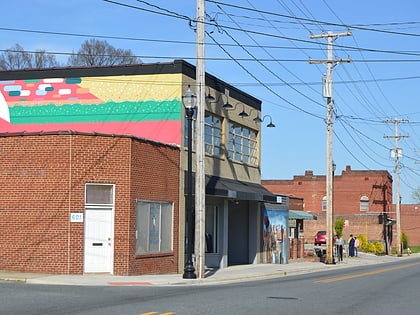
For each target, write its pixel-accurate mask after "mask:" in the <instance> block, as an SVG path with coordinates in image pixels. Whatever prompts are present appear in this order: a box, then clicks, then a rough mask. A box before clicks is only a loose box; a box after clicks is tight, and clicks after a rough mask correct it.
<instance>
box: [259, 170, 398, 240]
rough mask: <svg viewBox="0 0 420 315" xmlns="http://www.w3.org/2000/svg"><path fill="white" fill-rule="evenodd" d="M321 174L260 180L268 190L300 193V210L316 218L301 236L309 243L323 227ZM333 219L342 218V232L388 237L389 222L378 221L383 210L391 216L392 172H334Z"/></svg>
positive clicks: (291, 194) (324, 184) (324, 199)
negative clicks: (343, 223) (301, 207)
mask: <svg viewBox="0 0 420 315" xmlns="http://www.w3.org/2000/svg"><path fill="white" fill-rule="evenodd" d="M325 180H326V178H325V175H315V174H314V173H313V171H306V172H305V175H303V176H299V175H296V176H294V177H293V179H291V180H262V184H263V185H264V187H266V188H267V189H268V190H270V191H271V192H273V193H276V194H280V193H281V194H285V195H290V196H296V197H302V198H303V200H304V210H305V211H307V212H311V213H313V214H314V215H316V216H317V218H318V219H317V220H316V221H306V223H305V240H306V242H307V243H312V242H313V238H314V236H315V234H316V233H317V231H319V230H325V227H326V217H325V214H326V209H327V207H326V183H325ZM333 187H334V193H333V222H334V221H335V220H336V219H338V218H344V219H345V220H346V223H347V224H348V225H347V227H346V228H345V236H348V235H350V234H354V235H358V234H364V235H367V237H368V239H369V240H385V238H388V239H389V240H388V241H391V239H392V232H391V231H392V230H391V228H392V226H385V225H384V224H383V223H380V220H379V219H378V218H379V215H381V214H383V213H386V214H388V216H389V217H393V218H395V213H393V210H392V176H391V175H390V174H389V172H388V171H382V170H369V171H364V170H352V169H351V167H350V166H346V169H345V170H343V171H342V172H341V174H340V175H337V174H334V181H333Z"/></svg>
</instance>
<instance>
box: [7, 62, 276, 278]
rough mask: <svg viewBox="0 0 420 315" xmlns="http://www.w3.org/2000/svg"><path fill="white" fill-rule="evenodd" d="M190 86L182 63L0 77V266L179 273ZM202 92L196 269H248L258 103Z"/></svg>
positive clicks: (256, 210) (219, 91)
mask: <svg viewBox="0 0 420 315" xmlns="http://www.w3.org/2000/svg"><path fill="white" fill-rule="evenodd" d="M188 86H191V88H192V89H193V91H194V87H195V86H196V85H195V67H194V66H192V65H190V64H189V63H186V62H184V61H174V62H170V63H157V64H140V65H129V66H113V67H88V68H55V69H42V70H40V69H34V70H18V71H3V72H0V91H1V93H0V147H1V150H0V155H1V158H2V161H5V164H4V166H3V168H2V175H1V177H0V180H1V182H2V185H3V187H8V188H7V190H5V193H2V194H1V196H0V209H1V210H0V232H1V233H2V235H7V239H3V240H2V241H0V247H1V254H0V255H1V259H0V269H7V270H15V271H35V272H50V273H70V274H71V273H78V274H80V273H90V272H93V273H95V272H108V273H111V274H115V275H126V274H146V273H168V272H178V273H181V272H182V271H183V267H184V252H185V242H184V240H185V215H186V213H185V194H186V187H185V173H186V170H187V153H188V152H187V148H186V145H185V141H184V140H185V137H186V131H185V129H186V128H185V126H186V123H185V117H184V116H185V115H184V109H183V105H182V95H183V93H184V92H185V91H186V90H187V88H188ZM206 91H207V93H206V94H207V95H208V96H212V97H208V98H206V99H207V101H206V104H205V122H204V124H205V126H204V127H205V139H204V144H205V161H204V163H205V177H206V209H205V232H206V236H207V238H206V245H207V246H206V249H207V250H206V254H205V261H206V265H207V266H209V267H221V268H223V267H226V266H229V265H235V264H248V263H259V262H262V261H263V259H262V257H263V254H262V251H263V240H262V220H263V213H262V208H263V206H262V205H263V204H264V203H267V202H274V203H275V202H276V196H275V195H273V194H272V193H270V192H269V191H268V190H267V189H265V188H264V187H263V186H261V184H260V163H261V155H260V140H261V124H262V120H261V118H260V117H261V101H259V100H258V99H256V98H254V97H252V96H250V95H248V94H247V93H245V92H243V91H241V90H239V89H237V88H235V87H233V86H231V85H229V84H226V83H225V82H223V81H221V80H220V79H217V78H215V77H213V76H211V75H209V74H206ZM228 105H229V106H228ZM194 153H195V152H194V148H193V158H194V159H195V154H194ZM193 168H194V169H193V171H194V172H195V163H194V167H193ZM104 231H105V232H104Z"/></svg>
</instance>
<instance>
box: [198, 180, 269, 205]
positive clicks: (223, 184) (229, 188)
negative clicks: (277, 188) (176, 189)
mask: <svg viewBox="0 0 420 315" xmlns="http://www.w3.org/2000/svg"><path fill="white" fill-rule="evenodd" d="M206 195H212V196H220V197H226V198H231V199H238V200H254V201H268V202H276V196H275V195H273V194H272V193H271V192H269V191H268V190H267V189H265V188H264V187H263V186H262V185H260V184H256V183H250V182H243V181H239V180H233V179H228V178H223V177H218V176H206Z"/></svg>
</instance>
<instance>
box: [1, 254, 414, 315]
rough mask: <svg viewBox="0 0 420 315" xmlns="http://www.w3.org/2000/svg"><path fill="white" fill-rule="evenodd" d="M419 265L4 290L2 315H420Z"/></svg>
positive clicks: (407, 263) (402, 263)
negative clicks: (226, 280) (202, 281)
mask: <svg viewBox="0 0 420 315" xmlns="http://www.w3.org/2000/svg"><path fill="white" fill-rule="evenodd" d="M419 274H420V258H415V259H410V260H404V261H398V262H395V263H386V264H380V265H369V266H363V267H354V268H347V269H340V270H338V269H337V270H334V269H331V270H328V271H324V272H316V273H309V274H308V273H305V274H301V275H296V276H287V277H280V278H275V279H269V280H261V281H253V282H242V283H234V284H225V285H208V286H206V285H204V286H188V285H187V286H185V285H179V286H133V287H112V286H106V287H105V286H104V287H92V286H57V285H34V284H24V283H14V282H0V314H8V315H10V314H19V315H20V314H25V315H32V314H45V315H47V314H89V315H93V314H97V315H99V314H101V315H105V314H118V315H120V314H122V315H124V314H127V315H137V314H148V315H151V314H217V315H220V314H294V315H297V314H311V315H312V314H323V315H324V314H370V315H372V314H381V315H384V314H399V315H401V314H418V313H419V311H418V307H419V305H420V302H419V293H418V292H419V291H418V290H419V280H420V277H419Z"/></svg>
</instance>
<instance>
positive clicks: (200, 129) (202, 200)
mask: <svg viewBox="0 0 420 315" xmlns="http://www.w3.org/2000/svg"><path fill="white" fill-rule="evenodd" d="M204 1H205V0H197V30H196V44H197V47H196V49H197V61H196V75H195V77H196V78H195V79H196V83H197V104H198V111H197V124H196V147H195V149H196V153H195V154H196V158H197V164H196V174H195V183H196V184H195V244H194V245H195V246H194V247H195V257H196V267H195V270H196V272H197V278H199V279H201V278H204V273H205V270H204V269H205V267H204V266H205V258H206V257H205V254H206V251H205V244H206V243H205V226H206V225H205V219H206V183H205V168H204V113H205V88H206V87H205V85H206V82H205V68H204V35H205V7H204V3H205V2H204Z"/></svg>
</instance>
